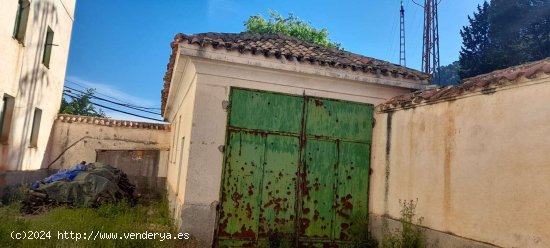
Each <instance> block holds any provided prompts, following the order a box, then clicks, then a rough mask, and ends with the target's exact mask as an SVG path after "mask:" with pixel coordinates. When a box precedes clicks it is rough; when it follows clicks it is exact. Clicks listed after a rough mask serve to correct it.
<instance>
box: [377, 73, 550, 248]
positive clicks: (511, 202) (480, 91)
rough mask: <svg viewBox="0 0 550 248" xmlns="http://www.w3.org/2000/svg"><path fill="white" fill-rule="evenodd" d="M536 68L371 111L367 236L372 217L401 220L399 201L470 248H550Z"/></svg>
mask: <svg viewBox="0 0 550 248" xmlns="http://www.w3.org/2000/svg"><path fill="white" fill-rule="evenodd" d="M544 63H546V64H544V66H545V67H544V68H546V69H547V70H548V71H546V72H545V71H543V72H540V70H538V71H537V70H534V71H533V70H532V68H527V69H529V70H531V71H530V73H531V75H528V78H526V77H525V73H523V72H521V73H519V72H517V71H518V70H523V69H525V68H523V69H522V68H519V69H517V68H516V69H514V70H512V71H506V72H498V73H500V74H503V75H505V76H498V75H497V76H494V75H493V76H491V75H489V76H485V77H486V78H485V79H483V78H475V80H476V81H475V82H474V81H473V82H472V83H467V84H465V85H464V86H461V87H455V88H446V89H444V90H433V91H428V92H423V93H418V94H417V95H409V96H403V97H401V98H398V99H395V100H394V101H393V103H388V104H383V105H380V106H378V107H377V109H378V112H377V113H376V114H375V119H376V125H375V128H374V133H373V141H374V143H373V147H372V175H371V181H370V189H369V191H370V193H369V194H370V201H369V202H370V206H369V211H370V214H371V216H373V217H372V218H371V227H372V228H373V230H374V229H376V228H378V227H379V225H378V226H377V225H376V224H375V223H376V222H374V223H373V222H372V221H373V220H376V219H377V218H389V219H399V217H400V210H401V205H400V204H399V200H418V203H417V206H416V215H417V217H423V218H424V220H423V222H422V224H421V225H422V226H424V227H426V228H428V229H430V230H433V231H436V232H439V233H445V234H448V235H452V236H454V237H461V238H463V240H462V241H464V240H469V241H471V242H472V243H471V244H484V245H486V244H492V245H495V246H503V247H550V225H548V220H550V211H548V206H550V180H549V178H550V153H549V152H550V104H549V100H548V99H550V75H549V74H548V73H549V71H550V66H549V63H547V62H544ZM527 69H525V70H527ZM498 73H497V74H498ZM500 74H499V75H500ZM516 74H517V75H516ZM522 75H524V76H522ZM510 78H511V79H510ZM483 80H485V81H483ZM474 84H475V85H474ZM469 87H472V88H473V89H472V88H469ZM434 99H436V100H434ZM390 102H392V101H390ZM372 225H374V227H373V226H372ZM466 243H468V242H466ZM465 246H472V247H476V246H475V245H465ZM455 247H460V246H455Z"/></svg>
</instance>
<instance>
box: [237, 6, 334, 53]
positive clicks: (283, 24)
mask: <svg viewBox="0 0 550 248" xmlns="http://www.w3.org/2000/svg"><path fill="white" fill-rule="evenodd" d="M244 26H245V27H246V30H245V32H246V33H258V34H284V35H288V36H292V37H295V38H298V39H301V40H303V41H307V42H311V43H315V44H318V45H321V46H326V47H332V48H336V49H342V47H341V45H340V43H336V42H333V41H331V40H329V39H328V35H329V32H328V31H327V29H325V28H323V29H317V28H314V27H312V26H311V23H309V22H306V21H303V20H301V19H300V18H298V17H296V16H295V15H293V14H289V15H288V17H287V18H284V17H283V16H281V15H280V14H278V13H277V12H274V11H269V19H267V20H266V19H264V18H263V17H262V16H261V15H255V16H251V17H249V18H248V20H246V21H245V22H244Z"/></svg>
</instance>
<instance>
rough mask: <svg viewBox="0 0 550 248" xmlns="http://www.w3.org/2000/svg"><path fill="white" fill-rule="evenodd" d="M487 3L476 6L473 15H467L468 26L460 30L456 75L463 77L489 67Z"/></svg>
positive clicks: (478, 72) (476, 73) (473, 74)
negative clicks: (460, 45)
mask: <svg viewBox="0 0 550 248" xmlns="http://www.w3.org/2000/svg"><path fill="white" fill-rule="evenodd" d="M488 12H489V3H487V2H484V3H483V6H480V5H478V6H477V12H475V13H474V16H473V17H470V16H468V20H469V22H470V25H469V26H465V27H463V28H462V30H461V31H460V35H461V36H462V40H463V41H462V48H461V51H460V56H459V64H460V69H459V71H458V75H459V76H460V78H462V79H464V78H467V77H471V76H475V75H478V74H481V73H483V72H485V71H486V70H487V69H488V68H487V67H489V66H488V64H489V61H488V59H487V57H488V56H487V55H488V53H489V47H490V45H489V44H490V40H489V15H488Z"/></svg>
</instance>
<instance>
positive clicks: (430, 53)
mask: <svg viewBox="0 0 550 248" xmlns="http://www.w3.org/2000/svg"><path fill="white" fill-rule="evenodd" d="M413 2H414V1H413ZM414 3H415V4H417V5H419V6H420V7H422V8H424V36H423V43H424V44H423V46H422V71H423V72H424V73H427V74H430V75H431V76H432V83H439V76H438V75H435V72H437V71H439V23H438V19H439V18H438V14H437V7H438V5H439V4H440V3H441V0H425V2H424V5H420V4H418V3H416V2H414ZM435 77H437V78H435Z"/></svg>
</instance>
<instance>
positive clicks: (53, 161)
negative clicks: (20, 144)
mask: <svg viewBox="0 0 550 248" xmlns="http://www.w3.org/2000/svg"><path fill="white" fill-rule="evenodd" d="M115 121H116V122H118V123H122V122H125V123H126V126H120V125H116V124H113V123H114V122H115ZM94 122H98V124H96V123H94ZM99 122H102V123H103V124H99ZM105 123H109V124H105ZM128 123H131V124H132V126H133V127H130V125H129V124H128ZM139 124H140V123H139V122H132V121H123V120H112V119H106V118H95V117H86V116H74V115H60V116H59V118H57V119H56V120H55V122H54V125H53V128H52V132H51V137H50V141H49V144H48V149H47V150H46V154H45V156H44V161H43V163H42V168H51V169H62V168H69V167H71V166H73V165H75V164H78V163H80V162H81V161H86V162H88V163H90V162H95V160H96V151H97V150H159V151H160V158H159V171H158V177H166V176H167V165H168V163H167V162H168V159H167V157H168V153H169V150H170V129H169V127H168V125H166V124H154V123H145V125H150V126H151V127H150V128H141V127H136V126H137V125H139Z"/></svg>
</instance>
